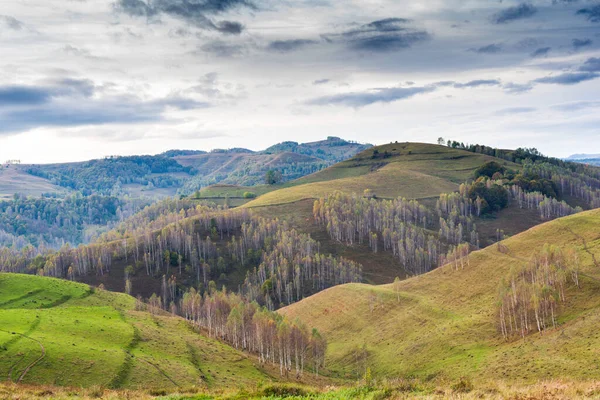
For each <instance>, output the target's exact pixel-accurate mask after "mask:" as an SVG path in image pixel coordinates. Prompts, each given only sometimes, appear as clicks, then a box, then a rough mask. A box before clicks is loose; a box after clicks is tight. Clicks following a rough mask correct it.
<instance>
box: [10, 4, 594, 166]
mask: <svg viewBox="0 0 600 400" xmlns="http://www.w3.org/2000/svg"><path fill="white" fill-rule="evenodd" d="M0 55H1V57H0V160H1V161H4V160H5V159H9V158H10V159H21V160H23V161H24V162H54V161H72V160H73V161H74V160H84V159H89V158H95V157H102V156H104V155H109V154H142V153H144V154H147V153H159V152H162V151H165V150H167V149H173V148H185V149H205V150H209V149H212V148H229V147H247V148H251V149H255V150H258V149H262V148H265V147H267V146H269V145H271V144H273V143H276V142H280V141H283V140H294V141H299V142H304V141H312V140H318V139H322V138H325V137H326V136H329V135H334V136H340V137H343V138H346V139H352V140H356V141H360V142H370V143H374V144H379V143H386V142H390V141H395V140H398V141H424V142H434V141H435V140H436V139H437V138H438V137H439V136H443V137H445V138H453V139H458V140H460V141H463V142H469V143H485V144H488V145H492V146H501V147H507V148H508V147H519V146H528V147H530V146H534V147H537V148H539V149H540V150H542V151H543V152H544V153H546V154H550V155H554V156H561V157H562V156H568V155H569V154H572V153H581V152H587V153H598V152H600V95H599V93H600V79H599V78H600V1H598V0H593V1H592V0H546V1H542V0H532V1H531V2H525V3H524V2H516V1H511V0H504V1H494V0H427V1H419V2H417V1H408V0H295V1H292V0H277V1H274V0H87V1H86V0H3V1H2V7H0Z"/></svg>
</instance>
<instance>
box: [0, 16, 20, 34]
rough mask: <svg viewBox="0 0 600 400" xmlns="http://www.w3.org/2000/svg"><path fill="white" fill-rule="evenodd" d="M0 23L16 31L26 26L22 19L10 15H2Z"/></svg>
mask: <svg viewBox="0 0 600 400" xmlns="http://www.w3.org/2000/svg"><path fill="white" fill-rule="evenodd" d="M0 25H4V26H6V27H7V28H8V29H12V30H14V31H20V30H22V29H23V28H24V27H25V25H23V23H22V22H21V21H19V20H18V19H16V18H14V17H11V16H9V15H0Z"/></svg>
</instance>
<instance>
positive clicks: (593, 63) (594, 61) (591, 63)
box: [579, 57, 600, 72]
mask: <svg viewBox="0 0 600 400" xmlns="http://www.w3.org/2000/svg"><path fill="white" fill-rule="evenodd" d="M579 70H580V71H584V72H600V58H596V57H592V58H588V59H587V61H586V62H584V63H583V65H582V66H581V67H579Z"/></svg>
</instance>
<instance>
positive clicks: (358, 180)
mask: <svg viewBox="0 0 600 400" xmlns="http://www.w3.org/2000/svg"><path fill="white" fill-rule="evenodd" d="M494 160H495V161H498V162H501V163H502V164H503V165H505V166H507V167H509V168H514V169H518V168H519V166H518V165H517V164H514V163H511V162H508V161H505V160H500V159H497V158H495V157H491V156H487V155H484V154H477V153H471V152H468V151H465V150H460V149H453V148H449V147H446V146H439V145H433V144H428V143H392V144H388V145H384V146H377V147H375V148H373V149H369V150H365V151H363V152H361V153H359V154H358V155H356V156H354V157H352V158H350V159H348V160H346V161H343V162H340V163H337V164H335V165H333V166H332V167H330V168H327V169H325V170H323V171H319V172H317V173H314V174H312V175H308V176H306V177H303V178H300V179H297V180H295V181H293V182H290V183H288V184H287V185H284V187H283V188H278V190H275V191H273V192H270V193H267V194H265V195H263V196H260V197H259V198H257V199H256V200H254V201H252V202H250V203H248V204H246V205H245V206H246V207H250V208H252V207H263V206H270V205H278V204H285V203H293V202H296V201H300V200H305V199H318V198H319V197H323V196H325V195H327V194H329V193H331V192H332V191H334V190H341V191H345V192H348V193H352V192H354V193H360V194H362V192H363V191H364V190H365V189H371V190H372V191H373V192H374V194H375V195H376V196H377V197H378V198H387V199H390V198H396V197H406V198H409V199H428V198H434V197H437V196H439V194H440V193H445V192H452V191H456V190H458V187H459V185H460V184H461V183H463V182H465V181H466V180H467V179H468V178H470V177H472V175H473V172H474V171H475V170H476V169H477V168H478V167H480V166H481V165H483V164H485V163H486V162H489V161H494Z"/></svg>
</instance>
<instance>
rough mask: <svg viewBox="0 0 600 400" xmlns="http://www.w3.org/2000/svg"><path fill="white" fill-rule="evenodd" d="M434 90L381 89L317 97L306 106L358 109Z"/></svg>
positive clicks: (419, 88)
mask: <svg viewBox="0 0 600 400" xmlns="http://www.w3.org/2000/svg"><path fill="white" fill-rule="evenodd" d="M434 90H435V88H434V87H411V88H383V89H374V90H369V91H365V92H354V93H343V94H336V95H333V96H323V97H318V98H316V99H312V100H310V101H308V102H307V104H308V105H314V106H326V105H339V106H346V107H354V108H359V107H364V106H368V105H370V104H375V103H392V102H394V101H398V100H402V99H407V98H409V97H413V96H416V95H418V94H422V93H429V92H432V91H434Z"/></svg>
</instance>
